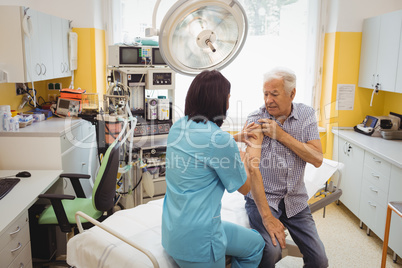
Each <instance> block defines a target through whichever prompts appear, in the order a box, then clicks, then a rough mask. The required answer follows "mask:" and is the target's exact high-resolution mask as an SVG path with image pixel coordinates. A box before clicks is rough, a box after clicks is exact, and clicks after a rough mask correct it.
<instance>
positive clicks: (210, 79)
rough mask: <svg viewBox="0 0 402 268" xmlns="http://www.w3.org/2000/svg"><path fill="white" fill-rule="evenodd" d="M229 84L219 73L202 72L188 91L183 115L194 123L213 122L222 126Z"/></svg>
mask: <svg viewBox="0 0 402 268" xmlns="http://www.w3.org/2000/svg"><path fill="white" fill-rule="evenodd" d="M229 94H230V82H229V80H227V79H226V78H225V77H224V76H223V75H222V74H221V73H220V72H219V71H217V70H212V71H203V72H201V73H200V74H198V75H197V76H196V77H195V78H194V80H193V82H192V83H191V85H190V88H189V89H188V92H187V96H186V104H185V108H184V114H185V115H187V116H188V118H189V119H191V120H193V121H195V122H197V123H198V122H204V123H206V122H207V121H211V122H214V123H215V124H217V125H218V126H219V127H220V126H222V124H223V120H224V119H225V118H226V111H227V108H228V107H227V101H228V95H229Z"/></svg>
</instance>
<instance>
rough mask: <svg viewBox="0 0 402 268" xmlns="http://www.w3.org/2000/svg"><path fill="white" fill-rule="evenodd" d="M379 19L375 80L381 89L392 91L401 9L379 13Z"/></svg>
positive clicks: (394, 79) (401, 17)
mask: <svg viewBox="0 0 402 268" xmlns="http://www.w3.org/2000/svg"><path fill="white" fill-rule="evenodd" d="M380 19H381V26H380V36H379V45H378V57H377V74H376V76H377V77H376V80H377V82H379V83H380V89H381V90H384V91H391V92H394V91H395V83H396V71H397V68H398V57H397V55H398V51H399V41H400V35H401V22H402V11H396V12H391V13H387V14H384V15H381V16H380Z"/></svg>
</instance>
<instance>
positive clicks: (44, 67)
mask: <svg viewBox="0 0 402 268" xmlns="http://www.w3.org/2000/svg"><path fill="white" fill-rule="evenodd" d="M41 66H43V70H44V72H43V75H45V74H46V66H45V64H43V63H42V65H41Z"/></svg>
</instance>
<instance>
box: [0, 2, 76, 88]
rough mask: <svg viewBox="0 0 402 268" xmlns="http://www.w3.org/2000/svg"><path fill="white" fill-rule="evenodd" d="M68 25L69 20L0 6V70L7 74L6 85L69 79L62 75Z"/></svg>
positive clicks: (63, 73) (69, 74)
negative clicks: (8, 83) (7, 83)
mask: <svg viewBox="0 0 402 268" xmlns="http://www.w3.org/2000/svg"><path fill="white" fill-rule="evenodd" d="M54 23H55V25H54ZM68 25H69V24H68V20H65V19H61V18H57V17H54V16H51V15H48V14H45V13H42V12H39V11H36V10H33V9H31V8H24V7H20V6H0V34H1V36H2V39H1V42H0V43H1V44H0V59H1V60H0V68H1V69H2V70H4V71H5V72H7V74H8V81H7V82H10V83H12V82H30V81H41V80H48V79H53V78H59V77H65V76H71V73H70V72H67V71H65V70H66V69H68V68H65V67H68V46H67V44H68V43H67V40H68V39H67V38H68V30H69V29H68ZM62 63H64V64H63V65H64V66H63V67H64V68H63V69H62V70H64V72H60V69H61V64H62ZM56 66H57V67H56Z"/></svg>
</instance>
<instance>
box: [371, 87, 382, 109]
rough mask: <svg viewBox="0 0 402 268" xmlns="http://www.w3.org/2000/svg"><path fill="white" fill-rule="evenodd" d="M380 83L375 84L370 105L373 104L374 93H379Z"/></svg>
mask: <svg viewBox="0 0 402 268" xmlns="http://www.w3.org/2000/svg"><path fill="white" fill-rule="evenodd" d="M379 86H380V84H379V83H377V85H375V87H374V89H373V93H372V94H371V101H370V107H371V106H373V98H374V93H375V94H377V93H378V91H379V88H378V87H379Z"/></svg>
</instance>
